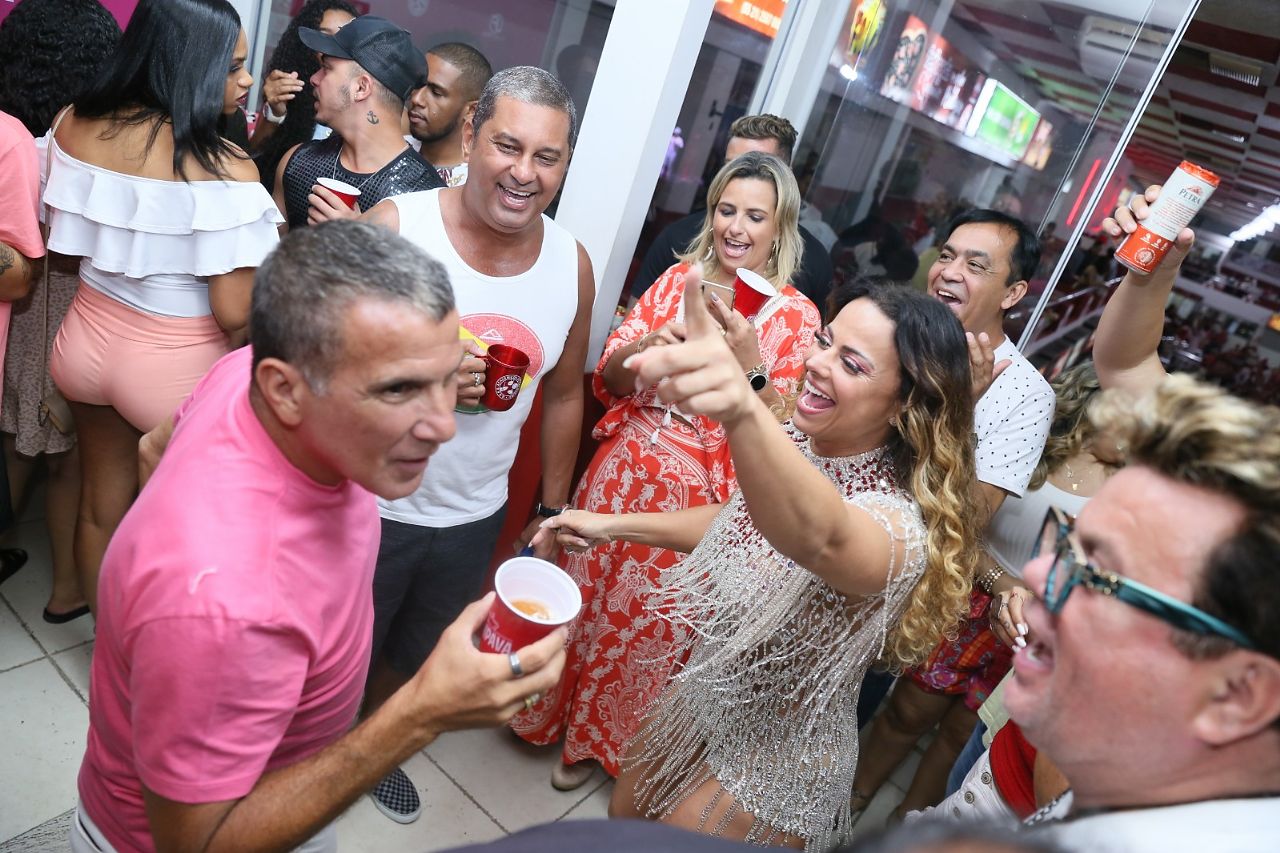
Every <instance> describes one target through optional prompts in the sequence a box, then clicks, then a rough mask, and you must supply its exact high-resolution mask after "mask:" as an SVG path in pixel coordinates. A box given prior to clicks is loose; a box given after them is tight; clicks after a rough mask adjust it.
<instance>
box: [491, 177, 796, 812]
mask: <svg viewBox="0 0 1280 853" xmlns="http://www.w3.org/2000/svg"><path fill="white" fill-rule="evenodd" d="M799 207H800V193H799V189H798V188H797V187H796V182H795V178H794V177H793V176H792V174H791V170H790V169H789V168H787V166H786V165H785V164H783V163H782V161H780V160H778V159H777V158H776V157H772V156H770V155H767V154H760V153H758V152H752V153H749V154H746V155H743V156H742V157H739V158H738V159H736V160H734V161H732V162H731V163H728V164H726V165H725V166H724V168H722V169H721V170H720V172H719V173H718V174H717V175H716V177H715V179H714V180H713V181H712V183H711V186H710V188H709V189H708V192H707V217H706V220H705V222H704V224H703V227H702V230H701V232H700V233H699V235H698V237H697V239H696V240H695V241H694V242H693V243H692V244H691V245H690V246H689V249H688V251H687V253H686V254H685V255H684V256H683V257H681V258H680V259H679V262H678V263H676V264H675V265H674V266H672V267H671V268H670V269H668V270H667V271H666V272H665V273H663V274H662V276H661V277H660V278H659V279H658V280H657V282H655V283H654V285H653V286H652V287H650V288H649V290H648V292H646V293H645V295H644V297H643V298H642V299H641V300H640V302H638V303H637V304H636V306H635V308H633V309H632V311H631V313H630V314H629V315H628V316H627V318H626V320H625V321H624V322H623V324H622V325H621V326H620V327H619V328H618V329H617V331H615V332H614V333H613V335H612V336H611V337H610V338H609V340H608V342H607V343H606V345H605V349H604V354H603V355H602V357H601V359H600V363H599V365H598V366H597V367H596V371H595V377H594V380H593V383H592V384H593V388H594V391H595V394H596V396H597V397H598V398H599V399H600V400H601V401H602V402H603V403H604V404H605V406H606V407H607V408H608V411H607V412H606V413H605V416H604V417H603V418H601V420H600V422H599V423H598V424H596V428H595V431H594V433H593V435H594V437H595V438H596V439H597V440H598V441H599V442H600V445H599V447H598V448H597V449H596V453H595V456H594V458H592V460H591V464H590V465H589V466H588V468H587V471H586V473H585V474H584V475H583V477H582V481H581V482H580V483H579V484H578V489H577V492H576V493H575V494H574V497H573V502H572V506H573V507H575V508H578V509H585V510H588V511H591V512H602V513H624V512H674V511H676V510H681V509H686V508H688V507H693V506H702V505H705V504H712V503H722V502H723V501H725V500H727V499H728V497H729V495H730V493H731V492H732V491H733V490H734V488H735V487H736V481H735V479H734V474H733V462H732V461H731V459H730V457H729V448H728V444H727V441H726V438H725V433H724V429H723V428H722V427H721V426H720V425H719V424H718V423H717V422H715V421H713V420H710V419H708V418H705V417H702V416H700V415H692V414H684V413H681V412H680V411H678V410H675V409H672V408H670V407H668V406H666V405H665V404H663V403H662V402H661V401H659V400H658V398H657V395H656V392H655V387H649V388H645V389H643V390H641V391H636V389H635V373H634V372H633V371H631V370H628V369H627V367H626V361H627V358H628V357H629V356H631V355H632V354H634V353H637V352H640V351H642V350H644V349H645V348H646V347H652V346H662V345H665V344H669V343H673V342H677V341H681V340H683V339H684V324H683V322H682V320H683V317H684V299H685V298H686V294H685V290H684V283H683V273H684V272H685V270H687V269H688V268H689V265H690V264H691V263H693V262H696V261H699V260H701V261H702V263H703V269H704V270H705V271H706V273H707V281H709V282H713V283H716V284H721V285H728V286H731V285H732V283H733V280H734V278H735V275H736V271H737V270H738V269H743V268H745V269H750V270H752V271H753V272H756V273H758V274H759V275H761V276H763V277H764V278H765V279H766V280H767V281H768V282H769V283H770V284H771V285H772V286H773V287H774V288H775V289H776V291H777V293H776V295H774V296H772V297H771V298H770V299H769V300H768V302H766V303H765V304H764V306H763V307H762V308H760V309H759V311H758V312H757V313H755V314H754V315H753V316H752V317H751V318H747V317H744V316H742V314H741V313H740V312H739V311H736V310H733V309H731V308H730V307H729V306H728V304H727V303H726V301H725V300H726V299H727V298H728V292H729V288H728V287H726V288H725V289H723V290H719V289H712V288H707V289H705V291H704V295H706V298H708V300H709V302H710V307H711V311H712V315H713V316H715V317H716V318H717V319H718V320H719V322H720V324H721V325H722V326H723V327H724V329H725V337H726V340H727V341H728V342H729V344H730V348H731V349H732V351H733V354H734V356H735V358H736V359H737V360H738V364H739V366H740V367H741V368H742V370H743V372H744V373H745V374H747V376H748V378H751V379H752V380H753V385H754V386H755V387H757V389H758V390H757V393H758V394H759V396H760V397H761V398H762V400H763V401H764V402H765V404H766V405H768V406H769V407H770V408H771V409H772V410H773V411H774V412H775V413H776V414H777V415H778V419H779V421H781V420H783V419H784V418H785V416H786V414H787V410H788V409H789V407H790V405H791V402H792V400H793V399H794V396H795V394H796V392H797V387H798V383H799V380H800V376H801V374H802V373H803V358H804V354H805V352H806V351H807V350H808V348H809V346H810V344H811V343H812V341H813V336H814V333H815V332H816V331H817V329H818V328H819V326H820V325H821V318H820V315H819V313H818V309H817V308H816V307H815V306H814V305H813V303H812V302H810V301H809V300H808V299H807V298H806V297H805V296H803V295H802V294H801V293H800V292H799V291H798V290H796V289H795V288H794V287H792V286H791V285H790V284H789V283H788V282H789V281H790V279H791V276H792V275H793V274H794V273H795V271H796V269H797V268H798V267H799V265H800V256H801V253H802V251H803V248H802V245H803V244H802V243H801V240H800V234H799V231H798V230H797V226H796V222H797V219H798V216H799ZM713 293H716V294H723V298H722V297H721V296H715V297H713V296H712V295H711V294H713ZM683 557H684V555H683V554H680V553H677V552H675V551H669V550H666V549H663V548H651V547H648V546H645V545H636V544H633V543H629V542H614V543H611V544H609V545H608V546H605V547H601V548H596V549H593V550H592V551H590V552H589V553H585V554H566V555H565V557H564V560H563V561H562V564H563V565H564V567H565V570H566V571H568V572H569V574H570V575H572V576H573V577H574V578H575V579H576V580H577V581H578V585H579V587H580V588H581V590H582V596H583V611H582V615H581V616H580V618H579V621H578V623H577V624H576V627H575V630H574V631H573V633H572V635H571V638H570V642H569V657H568V661H567V662H566V664H565V671H564V677H563V678H562V679H561V681H560V684H559V686H558V687H557V688H556V689H555V690H554V691H552V692H551V693H550V694H548V695H547V696H546V697H545V698H544V699H543V700H542V701H541V702H539V703H537V704H536V705H534V706H533V708H532V709H531V710H530V711H528V712H526V713H522V714H520V715H519V716H517V717H516V719H515V720H513V721H512V727H513V728H514V729H515V731H516V732H517V733H518V734H519V735H520V736H521V737H523V738H524V739H525V740H528V741H531V742H533V743H538V744H546V743H554V742H556V741H557V740H560V739H561V738H563V740H564V755H563V759H564V761H563V764H559V765H557V766H556V768H555V771H554V772H553V774H552V784H553V785H555V786H556V787H557V788H560V789H561V790H569V789H572V788H576V787H578V786H579V785H581V784H582V783H584V782H585V781H586V780H587V779H588V778H589V777H590V776H591V774H592V772H593V770H594V766H595V764H594V763H593V762H596V763H599V764H600V765H602V766H603V767H604V769H605V771H606V772H607V773H609V775H611V776H617V775H618V770H619V767H618V763H619V760H620V758H621V756H622V753H623V749H624V747H625V745H626V742H627V741H628V740H629V739H630V738H631V737H632V736H633V735H634V734H635V732H636V729H637V727H638V725H639V724H640V722H641V721H642V720H643V718H644V715H645V713H646V712H647V711H648V710H649V709H650V707H651V705H652V704H653V702H654V701H655V700H656V699H657V697H658V694H659V693H660V692H661V690H662V688H663V686H664V685H665V684H666V683H667V679H668V676H670V674H671V670H672V668H673V667H674V666H675V665H676V664H677V663H679V662H680V660H681V659H682V658H683V656H684V654H685V652H686V650H687V649H688V647H689V644H690V642H691V640H692V638H691V637H690V636H688V634H687V631H685V630H684V629H683V628H679V627H677V626H673V625H672V624H671V623H670V622H668V621H667V620H665V619H663V618H662V617H661V616H659V615H657V614H655V613H653V612H650V611H649V610H648V609H647V608H646V600H647V598H648V597H649V593H650V591H651V590H652V589H653V588H654V586H655V584H656V582H657V579H658V576H659V573H660V572H661V571H662V570H663V569H666V568H669V567H670V566H672V565H674V564H675V563H677V562H679V561H680V560H681V559H682V558H683Z"/></svg>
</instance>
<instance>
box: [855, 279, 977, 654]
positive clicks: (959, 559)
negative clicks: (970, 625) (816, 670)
mask: <svg viewBox="0 0 1280 853" xmlns="http://www.w3.org/2000/svg"><path fill="white" fill-rule="evenodd" d="M862 298H866V299H870V300H871V301H872V302H873V303H874V304H875V306H876V307H877V308H879V309H880V311H881V312H882V313H883V314H884V315H885V316H886V317H888V318H889V320H890V321H892V322H893V324H894V346H895V347H896V348H897V351H898V361H899V364H900V370H899V372H900V374H901V386H900V389H899V397H898V398H899V401H900V402H901V403H902V410H901V412H900V413H899V414H898V416H897V419H896V420H897V426H896V428H893V427H891V428H890V435H889V444H888V446H889V453H890V455H891V457H892V459H893V462H894V469H895V470H896V471H897V472H898V476H899V477H900V478H901V485H902V486H903V487H904V488H906V489H907V490H908V491H910V492H911V494H912V496H913V497H914V498H915V499H916V502H917V503H918V504H919V505H920V512H921V515H922V516H923V517H924V524H925V531H926V540H927V541H926V558H925V570H924V574H923V575H922V576H921V578H920V580H919V582H917V584H916V586H915V588H914V589H913V590H912V592H911V595H910V597H909V598H908V600H907V605H906V608H905V609H904V610H903V613H902V617H901V619H899V621H898V624H897V625H896V626H895V627H894V628H893V629H892V630H891V631H890V633H889V637H888V640H887V642H886V644H885V654H884V660H885V662H886V663H888V664H889V666H890V667H892V668H894V669H897V670H900V669H903V668H905V667H908V666H912V665H914V664H919V663H922V662H923V661H924V660H925V659H926V658H928V656H929V653H930V652H932V651H933V649H934V647H936V646H937V645H938V643H939V642H941V641H942V639H943V637H953V636H955V633H956V630H957V628H958V627H959V625H960V621H961V619H962V618H963V617H964V615H965V614H966V613H967V612H968V606H969V591H970V588H971V586H972V578H973V571H974V568H975V567H976V566H977V565H978V560H979V556H980V553H981V551H980V542H981V537H982V525H981V524H980V523H979V518H980V517H981V513H979V512H977V511H976V509H977V507H978V506H979V503H980V501H981V497H980V495H979V492H978V484H977V473H976V471H977V468H976V462H975V459H974V455H975V454H974V433H973V390H972V385H971V381H972V380H971V377H970V374H969V350H968V346H967V344H966V343H965V338H964V329H963V328H961V326H960V321H959V320H957V319H956V317H955V315H954V314H952V313H951V311H950V309H948V308H947V307H946V306H944V305H943V304H942V303H941V302H938V301H937V300H936V299H933V298H931V297H928V296H925V295H924V294H922V293H918V292H916V291H914V290H911V289H909V288H906V287H903V286H901V285H895V284H892V283H889V282H887V281H886V280H883V279H880V278H877V277H862V278H859V279H856V280H855V281H853V282H852V283H851V284H849V285H846V286H845V287H842V288H841V289H839V290H838V291H836V293H835V294H834V296H833V298H832V316H834V315H835V314H838V313H840V310H841V309H842V308H843V307H844V306H845V305H848V304H849V303H850V302H852V301H854V300H855V299H862Z"/></svg>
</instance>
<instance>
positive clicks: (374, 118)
mask: <svg viewBox="0 0 1280 853" xmlns="http://www.w3.org/2000/svg"><path fill="white" fill-rule="evenodd" d="M365 118H367V119H368V120H369V124H377V123H378V122H380V121H382V119H380V118H378V114H377V113H375V112H374V111H373V110H369V112H367V113H365Z"/></svg>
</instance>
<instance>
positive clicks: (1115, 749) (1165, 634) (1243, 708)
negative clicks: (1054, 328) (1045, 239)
mask: <svg viewBox="0 0 1280 853" xmlns="http://www.w3.org/2000/svg"><path fill="white" fill-rule="evenodd" d="M1158 193H1159V187H1151V188H1149V189H1148V190H1147V192H1146V194H1145V196H1143V197H1139V198H1138V199H1136V200H1135V201H1134V203H1133V205H1132V209H1127V208H1125V209H1121V210H1120V211H1117V213H1116V217H1115V219H1110V220H1107V221H1106V222H1105V223H1104V229H1105V230H1106V231H1107V232H1108V233H1109V234H1111V235H1112V236H1121V235H1122V234H1123V233H1126V232H1130V233H1131V232H1132V231H1133V230H1134V229H1135V227H1136V221H1138V220H1141V219H1142V218H1144V217H1145V216H1146V214H1147V207H1148V204H1149V202H1151V201H1154V200H1155V198H1156V196H1157V195H1158ZM1193 240H1194V235H1193V234H1192V232H1191V230H1190V229H1184V230H1183V232H1182V233H1181V234H1180V235H1179V237H1178V240H1177V242H1176V245H1175V248H1174V249H1173V250H1172V251H1171V252H1170V253H1169V256H1168V257H1166V259H1165V261H1164V262H1163V263H1162V265H1161V266H1160V267H1159V268H1158V269H1157V270H1156V272H1155V273H1154V274H1152V275H1150V276H1139V275H1137V274H1135V273H1132V272H1131V273H1129V274H1128V275H1127V276H1126V278H1125V280H1124V282H1123V283H1122V284H1121V285H1120V287H1119V288H1118V289H1117V291H1116V293H1115V294H1114V295H1113V296H1112V299H1111V300H1110V303H1109V304H1108V306H1107V309H1106V311H1105V312H1104V314H1103V317H1102V320H1101V321H1100V323H1099V326H1098V333H1097V342H1096V344H1095V347H1094V362H1095V365H1096V367H1097V371H1098V375H1099V378H1100V379H1101V380H1102V382H1103V384H1104V386H1111V387H1115V386H1120V387H1122V388H1126V389H1133V388H1138V387H1144V386H1145V387H1148V388H1152V389H1153V390H1151V391H1150V392H1149V393H1147V394H1145V395H1142V396H1140V397H1135V396H1133V395H1132V394H1131V393H1125V392H1117V391H1113V392H1110V393H1111V394H1112V396H1111V397H1109V398H1108V399H1106V400H1105V401H1104V402H1103V403H1102V405H1101V406H1100V407H1099V411H1098V412H1097V413H1096V414H1095V416H1094V417H1095V421H1096V422H1097V423H1098V426H1099V427H1100V428H1101V429H1104V430H1107V431H1108V434H1109V435H1111V436H1112V437H1114V438H1115V440H1116V441H1118V442H1120V443H1121V444H1122V445H1123V446H1124V447H1125V448H1126V453H1127V457H1128V458H1127V463H1128V464H1127V465H1126V467H1125V468H1124V470H1122V471H1120V472H1119V473H1117V474H1116V475H1115V476H1113V477H1112V478H1111V480H1110V481H1108V482H1107V483H1106V485H1104V486H1103V487H1102V489H1101V490H1100V491H1099V492H1098V494H1097V496H1096V497H1094V498H1093V500H1092V501H1091V502H1090V503H1089V504H1088V505H1087V506H1086V507H1085V508H1084V509H1083V510H1082V511H1081V513H1080V517H1079V518H1078V519H1071V518H1070V517H1069V516H1066V515H1064V514H1062V513H1059V512H1056V511H1055V512H1051V513H1050V515H1049V517H1048V518H1047V519H1046V522H1045V527H1044V531H1043V535H1042V537H1041V540H1040V548H1039V554H1038V555H1037V556H1036V557H1035V558H1034V559H1033V560H1032V561H1031V562H1030V563H1029V564H1028V565H1027V567H1026V579H1027V581H1028V583H1029V584H1030V585H1031V587H1032V589H1033V590H1035V592H1036V594H1037V596H1038V600H1036V601H1032V602H1028V603H1027V604H1026V606H1025V610H1024V614H1025V619H1026V622H1027V624H1028V625H1029V626H1030V631H1029V634H1028V636H1027V641H1028V642H1027V645H1026V647H1025V648H1023V649H1020V650H1019V651H1018V652H1017V654H1016V656H1015V661H1014V677H1013V679H1012V681H1011V682H1010V683H1009V684H1008V686H1007V688H1006V692H1005V697H1004V698H1005V706H1006V707H1007V709H1008V710H1009V712H1010V714H1011V715H1012V717H1013V719H1014V720H1016V721H1017V722H1018V723H1019V724H1020V725H1021V726H1022V729H1023V731H1024V733H1025V734H1026V736H1027V738H1028V740H1030V741H1031V742H1032V743H1033V744H1034V745H1035V746H1036V747H1037V748H1038V749H1040V750H1041V751H1042V752H1043V753H1045V754H1046V755H1047V756H1048V757H1049V758H1050V759H1051V760H1052V761H1053V762H1054V763H1055V764H1056V765H1057V766H1058V767H1059V768H1060V769H1061V770H1062V771H1063V773H1064V774H1065V775H1066V777H1067V778H1068V779H1069V780H1070V782H1071V786H1072V790H1071V791H1070V792H1068V793H1067V794H1066V795H1064V796H1063V797H1061V798H1060V799H1058V800H1057V801H1055V802H1054V803H1052V804H1050V805H1048V806H1046V807H1045V808H1044V809H1043V810H1042V811H1041V812H1040V813H1038V814H1037V815H1035V816H1033V817H1032V818H1031V822H1032V823H1041V822H1045V821H1050V820H1053V819H1055V818H1059V819H1061V820H1060V821H1059V822H1056V823H1051V824H1048V826H1047V828H1046V831H1047V832H1049V833H1051V834H1052V835H1053V836H1054V838H1055V839H1056V840H1057V841H1058V842H1060V843H1062V844H1064V845H1065V846H1067V847H1068V848H1069V849H1072V850H1097V849H1116V850H1127V851H1147V850H1150V851H1161V853H1166V851H1179V850H1186V851H1192V850H1195V851H1200V850H1232V851H1254V850H1257V851H1262V850H1275V849H1277V846H1278V845H1280V621H1278V620H1277V619H1276V614H1277V613H1280V410H1277V409H1276V408H1273V407H1267V406H1259V405H1256V404H1253V403H1249V402H1246V401H1244V400H1240V399H1238V398H1236V397H1232V396H1231V395H1229V394H1227V393H1226V392H1225V391H1222V390H1221V389H1218V388H1215V387H1213V386H1211V385H1207V384H1204V383H1201V382H1197V381H1195V380H1193V379H1191V378H1189V377H1186V376H1174V377H1166V376H1165V375H1164V369H1163V368H1162V367H1161V366H1160V363H1159V360H1158V359H1157V357H1156V345H1157V343H1158V342H1159V337H1160V334H1161V330H1162V327H1163V311H1164V306H1165V303H1166V301H1167V299H1168V296H1169V292H1170V291H1171V289H1172V286H1173V282H1174V280H1175V278H1176V277H1177V272H1178V268H1179V266H1180V265H1181V262H1182V259H1183V258H1184V257H1185V256H1186V253H1187V251H1188V250H1189V249H1190V248H1191V244H1192V242H1193Z"/></svg>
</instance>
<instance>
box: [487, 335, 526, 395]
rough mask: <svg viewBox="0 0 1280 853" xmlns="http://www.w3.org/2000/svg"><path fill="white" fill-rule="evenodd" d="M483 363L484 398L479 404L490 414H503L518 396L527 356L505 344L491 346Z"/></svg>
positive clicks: (522, 383)
mask: <svg viewBox="0 0 1280 853" xmlns="http://www.w3.org/2000/svg"><path fill="white" fill-rule="evenodd" d="M484 361H485V372H484V396H483V397H481V398H480V404H481V405H482V406H484V407H485V408H486V409H488V410H489V411H491V412H505V411H506V410H507V409H510V408H511V407H512V406H514V405H515V404H516V397H518V396H519V395H520V388H521V386H522V385H524V374H525V372H526V371H527V370H528V369H529V356H527V355H525V354H524V353H523V352H521V351H520V350H518V349H516V348H515V347H511V346H507V345H506V344H491V345H490V346H489V351H488V352H487V353H485V355H484Z"/></svg>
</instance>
